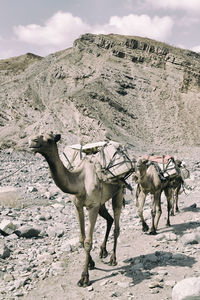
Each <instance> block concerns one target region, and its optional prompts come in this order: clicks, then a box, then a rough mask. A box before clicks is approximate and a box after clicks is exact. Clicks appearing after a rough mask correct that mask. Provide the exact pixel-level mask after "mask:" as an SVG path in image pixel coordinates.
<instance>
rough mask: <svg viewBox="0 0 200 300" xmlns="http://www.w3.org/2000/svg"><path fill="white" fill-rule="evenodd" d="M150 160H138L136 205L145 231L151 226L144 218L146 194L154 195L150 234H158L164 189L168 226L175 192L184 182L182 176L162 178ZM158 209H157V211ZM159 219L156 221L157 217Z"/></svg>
mask: <svg viewBox="0 0 200 300" xmlns="http://www.w3.org/2000/svg"><path fill="white" fill-rule="evenodd" d="M147 162H148V160H147V159H144V158H141V159H139V160H138V162H137V175H136V178H137V179H136V181H137V188H136V206H137V208H138V215H139V217H140V219H141V221H142V230H143V231H144V232H146V231H148V230H149V226H148V225H147V223H146V222H145V220H144V216H143V207H144V203H145V199H146V196H147V195H148V194H151V196H152V209H151V215H152V226H151V229H150V234H156V233H157V232H156V231H157V228H158V223H159V220H160V216H161V214H162V209H161V194H162V191H164V193H165V196H166V198H167V211H168V214H167V223H166V225H167V226H170V212H171V209H172V205H173V193H174V190H175V189H176V188H177V186H179V185H180V182H182V178H181V176H177V177H176V178H175V179H174V180H171V181H169V180H167V179H166V180H161V179H160V176H159V173H158V171H157V169H156V167H155V165H154V164H150V165H148V164H147ZM156 209H157V211H156ZM156 215H157V219H156V222H155V217H156Z"/></svg>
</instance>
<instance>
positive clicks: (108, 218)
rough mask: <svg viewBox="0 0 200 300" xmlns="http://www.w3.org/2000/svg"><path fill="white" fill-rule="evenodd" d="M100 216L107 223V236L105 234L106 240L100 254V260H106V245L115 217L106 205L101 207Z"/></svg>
mask: <svg viewBox="0 0 200 300" xmlns="http://www.w3.org/2000/svg"><path fill="white" fill-rule="evenodd" d="M99 215H100V216H101V217H103V218H104V219H105V220H106V221H107V228H106V234H105V238H104V240H103V243H102V244H101V251H100V253H99V256H100V258H105V257H107V256H108V252H107V250H106V244H107V240H108V236H109V233H110V229H111V227H112V223H113V217H112V216H111V215H110V214H109V212H108V210H107V209H106V207H105V204H103V205H102V206H101V207H100V209H99Z"/></svg>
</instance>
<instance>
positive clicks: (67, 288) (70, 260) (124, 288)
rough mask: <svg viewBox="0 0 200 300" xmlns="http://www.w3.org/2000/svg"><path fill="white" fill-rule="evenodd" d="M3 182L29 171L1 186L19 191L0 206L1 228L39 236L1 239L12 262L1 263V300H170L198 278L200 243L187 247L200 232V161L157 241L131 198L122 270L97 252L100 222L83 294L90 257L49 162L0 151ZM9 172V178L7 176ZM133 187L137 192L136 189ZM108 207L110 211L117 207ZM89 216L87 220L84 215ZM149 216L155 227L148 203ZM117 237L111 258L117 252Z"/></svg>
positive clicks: (120, 252) (193, 164)
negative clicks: (179, 285)
mask: <svg viewBox="0 0 200 300" xmlns="http://www.w3.org/2000/svg"><path fill="white" fill-rule="evenodd" d="M0 154H1V179H2V177H3V176H4V177H5V175H9V174H10V172H11V170H12V171H13V170H16V169H18V168H20V167H21V166H24V168H22V169H21V170H19V171H18V172H17V173H15V174H14V175H12V176H11V177H8V178H5V179H3V180H1V188H5V187H6V186H7V187H8V186H9V187H10V186H12V187H14V188H15V189H16V192H17V191H20V197H19V198H17V199H15V198H14V197H13V196H12V194H11V197H10V198H9V200H8V199H7V201H6V202H5V201H4V202H3V203H1V215H0V221H2V220H5V219H9V220H10V221H12V222H13V223H16V224H17V226H19V225H23V224H26V225H29V226H31V227H32V228H38V227H39V229H40V234H39V236H38V237H37V238H34V237H32V238H22V237H21V238H18V237H17V236H16V235H15V234H11V235H8V236H1V241H3V242H4V243H5V244H6V245H7V247H8V248H9V249H10V251H11V252H10V256H9V257H8V258H5V259H1V260H0V266H1V278H0V280H1V294H0V299H27V300H28V299H34V300H35V299H38V300H40V299H57V300H62V299H74V300H76V299H85V300H86V299H112V298H118V299H122V300H123V299H124V300H125V299H138V300H140V299H145V298H147V299H150V300H151V299H154V300H155V299H159V300H167V299H171V292H172V287H173V286H174V285H175V283H176V282H178V281H180V280H181V279H183V278H185V277H190V276H200V271H199V270H200V243H198V242H197V243H194V244H187V245H184V236H185V235H186V234H188V233H195V232H197V233H200V232H199V226H200V222H199V210H200V202H199V181H200V175H199V167H200V166H199V161H198V160H197V159H191V158H190V159H187V160H186V163H187V165H188V166H189V169H190V171H191V178H190V179H189V180H188V181H187V189H186V191H185V192H186V194H185V193H182V194H181V195H180V198H179V206H180V213H177V214H176V215H175V216H174V217H171V224H172V226H171V227H170V228H167V227H166V226H165V222H166V215H167V208H166V200H165V198H164V196H163V199H162V201H163V205H162V208H163V214H162V217H161V221H160V225H159V230H158V234H157V235H156V236H151V235H148V234H145V233H143V232H142V231H141V223H140V221H139V218H138V216H137V210H136V208H135V195H134V192H133V194H131V193H130V192H127V193H126V195H125V200H126V205H125V207H124V208H123V211H122V215H121V234H120V238H119V243H118V248H117V260H118V265H117V266H116V267H110V266H109V265H108V264H107V262H108V261H109V257H108V258H106V259H105V260H104V261H101V260H100V259H99V257H98V254H99V246H100V243H101V242H102V239H103V235H104V232H105V222H104V220H103V219H101V218H100V217H99V218H98V220H97V224H96V230H95V234H94V245H93V250H92V256H93V259H94V260H95V263H96V268H95V269H94V270H91V271H90V280H91V286H89V287H87V288H80V287H78V286H77V281H78V280H79V279H80V274H81V271H82V265H83V261H84V250H83V249H82V248H81V247H80V246H79V243H78V235H79V231H78V223H77V220H76V215H75V210H74V207H73V204H72V202H71V200H70V197H69V196H68V195H65V194H64V193H62V192H60V191H59V190H58V189H57V188H56V187H55V185H54V183H53V181H52V179H51V178H50V176H49V171H48V168H47V165H46V162H45V161H44V160H43V159H42V158H41V157H38V156H33V155H31V154H28V153H16V152H12V151H10V150H7V151H1V152H0ZM5 170H7V171H6V172H5ZM133 187H134V184H133ZM107 207H108V208H109V210H110V211H111V212H112V210H111V205H110V203H108V205H107ZM86 215H87V214H86ZM145 216H146V218H147V222H148V224H150V223H151V214H150V199H147V203H146V206H145ZM112 243H113V236H112V234H111V236H110V238H109V243H108V250H109V251H111V249H112Z"/></svg>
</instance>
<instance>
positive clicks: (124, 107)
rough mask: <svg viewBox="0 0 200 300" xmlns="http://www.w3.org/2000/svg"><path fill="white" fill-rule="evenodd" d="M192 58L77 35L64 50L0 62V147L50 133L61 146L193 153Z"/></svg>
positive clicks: (198, 111)
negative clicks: (107, 143)
mask: <svg viewBox="0 0 200 300" xmlns="http://www.w3.org/2000/svg"><path fill="white" fill-rule="evenodd" d="M199 70H200V54H198V53H195V52H191V51H189V50H183V49H179V48H175V47H172V46H170V45H167V44H164V43H160V42H157V41H154V40H150V39H145V38H141V37H132V36H120V35H114V34H110V35H93V34H85V35H83V36H81V37H80V38H79V39H77V40H76V41H75V42H74V45H73V47H72V48H69V49H66V50H63V51H59V52H57V53H54V54H51V55H48V56H47V57H39V56H36V55H34V54H30V53H28V54H26V55H23V56H20V57H15V58H10V59H7V60H1V61H0V102H1V111H0V126H1V130H0V147H1V148H6V147H15V148H17V149H22V148H25V147H26V145H27V140H28V138H29V136H30V135H32V134H33V133H37V132H38V131H40V132H41V131H54V132H55V131H56V132H59V133H61V134H62V135H63V140H64V142H65V143H74V142H82V143H85V142H93V141H99V140H104V139H106V138H108V139H114V140H117V141H121V142H126V143H129V144H130V145H132V146H134V147H135V148H136V149H140V150H141V149H146V148H147V149H149V150H151V151H155V149H160V148H162V149H166V148H167V149H171V150H176V149H179V148H181V147H188V146H191V147H196V146H199V141H200V128H199V122H200V71H199Z"/></svg>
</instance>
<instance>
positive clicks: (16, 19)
mask: <svg viewBox="0 0 200 300" xmlns="http://www.w3.org/2000/svg"><path fill="white" fill-rule="evenodd" d="M84 33H94V34H100V33H102V34H109V33H116V34H122V35H131V36H141V37H147V38H151V39H155V40H157V41H160V42H165V43H167V44H170V45H172V46H176V47H180V48H185V49H190V50H193V51H196V52H200V0H34V1H33V0H0V59H5V58H9V57H13V56H18V55H23V54H25V53H27V52H31V53H34V54H36V55H40V56H46V55H48V54H50V53H54V52H56V51H59V50H63V49H66V48H70V47H72V45H73V42H74V40H76V39H77V38H79V37H80V35H82V34H84Z"/></svg>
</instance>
